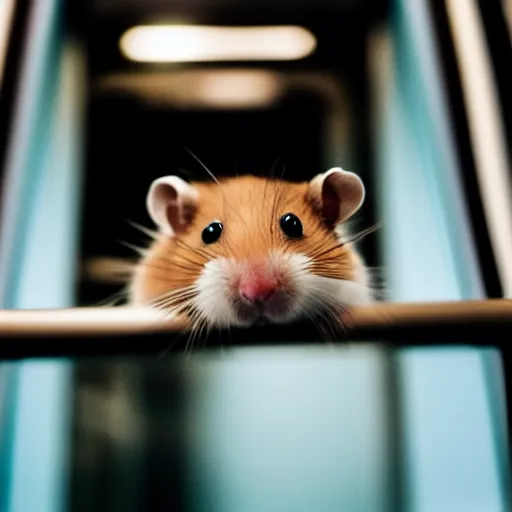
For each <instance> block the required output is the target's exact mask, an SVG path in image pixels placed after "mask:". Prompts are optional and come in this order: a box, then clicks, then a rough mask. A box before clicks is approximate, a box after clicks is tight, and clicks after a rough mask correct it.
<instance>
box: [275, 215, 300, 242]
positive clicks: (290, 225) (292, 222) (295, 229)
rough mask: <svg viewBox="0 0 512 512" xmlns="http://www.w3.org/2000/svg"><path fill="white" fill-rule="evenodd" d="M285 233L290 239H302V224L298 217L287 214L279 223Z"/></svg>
mask: <svg viewBox="0 0 512 512" xmlns="http://www.w3.org/2000/svg"><path fill="white" fill-rule="evenodd" d="M279 225H280V226H281V229H282V230H283V233H284V234H285V235H286V236H289V237H290V238H300V237H301V236H302V222H301V221H300V219H299V217H297V215H294V214H293V213H286V214H284V215H283V216H282V217H281V220H280V222H279Z"/></svg>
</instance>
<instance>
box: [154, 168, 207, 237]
mask: <svg viewBox="0 0 512 512" xmlns="http://www.w3.org/2000/svg"><path fill="white" fill-rule="evenodd" d="M198 200H199V193H198V191H197V190H196V188H195V187H193V186H192V185H190V184H189V183H187V182H186V181H184V180H182V179H181V178H179V177H178V176H163V177H162V178H158V179H157V180H155V181H153V183H151V186H150V187H149V191H148V194H147V197H146V208H147V210H148V213H149V216H150V217H151V219H152V220H153V222H154V223H155V224H156V225H157V226H158V228H159V230H160V232H162V233H164V234H166V235H168V236H173V235H175V234H180V233H182V232H184V231H185V230H186V229H187V227H188V226H189V224H190V222H191V221H192V218H193V216H194V213H195V211H196V209H197V204H198Z"/></svg>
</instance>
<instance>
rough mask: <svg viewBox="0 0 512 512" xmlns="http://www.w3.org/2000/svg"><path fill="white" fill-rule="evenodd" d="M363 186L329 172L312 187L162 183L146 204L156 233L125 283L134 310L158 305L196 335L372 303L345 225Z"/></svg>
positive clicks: (230, 181)
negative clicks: (206, 330)
mask: <svg viewBox="0 0 512 512" xmlns="http://www.w3.org/2000/svg"><path fill="white" fill-rule="evenodd" d="M364 198H365V187H364V185H363V182H362V180H361V179H360V178H359V177H358V176H357V175H356V174H354V173H352V172H348V171H345V170H343V169H341V168H333V169H330V170H329V171H327V172H325V173H322V174H319V175H317V176H315V177H314V178H313V179H312V180H311V181H309V182H302V183H293V182H289V181H284V180H281V179H269V178H260V177H255V176H248V175H246V176H239V177H233V178H226V179H224V180H220V181H216V182H208V183H204V182H186V181H184V180H183V179H182V178H180V177H178V176H164V177H161V178H158V179H156V180H155V181H154V182H153V183H152V184H151V186H150V188H149V191H148V194H147V198H146V206H147V211H148V214H149V216H150V217H151V219H152V221H153V222H154V223H155V224H156V226H157V228H158V231H157V235H156V236H155V239H154V241H152V243H151V245H150V246H149V248H148V250H147V251H145V253H144V255H143V256H142V258H141V259H140V261H139V263H138V265H137V266H136V268H135V270H134V272H133V275H132V278H131V282H130V283H129V302H130V304H131V305H134V306H150V307H156V308H161V309H163V310H165V311H167V312H169V314H171V315H175V316H178V317H183V318H185V319H186V320H188V321H189V325H190V326H191V327H192V328H193V329H194V328H198V329H199V328H201V329H202V328H204V327H207V328H212V327H215V328H226V327H249V326H252V325H254V324H260V323H279V324H282V323H289V322H292V321H295V320H299V319H303V318H304V319H306V318H310V319H311V318H315V317H323V318H326V317H327V316H328V315H329V314H330V313H332V312H333V311H340V310H341V309H343V308H344V307H346V306H352V305H365V304H369V303H371V302H373V297H372V290H371V288H370V286H369V279H368V271H367V269H366V267H365V263H364V261H363V258H362V257H361V255H360V254H359V253H358V252H357V250H356V248H355V247H354V246H353V245H352V244H350V243H343V237H344V235H345V233H344V229H343V227H344V226H343V223H345V221H347V220H348V219H349V218H351V217H352V216H353V215H354V213H356V212H357V211H358V210H359V208H360V207H361V205H362V204H363V201H364Z"/></svg>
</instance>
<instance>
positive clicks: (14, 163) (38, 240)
mask: <svg viewBox="0 0 512 512" xmlns="http://www.w3.org/2000/svg"><path fill="white" fill-rule="evenodd" d="M62 8H63V3H62V2H60V1H58V0H49V1H42V2H33V3H32V5H31V13H30V26H29V42H28V51H27V54H26V55H25V60H24V63H23V71H22V73H23V76H22V81H21V87H20V89H19V96H18V98H17V104H16V107H15V109H16V116H15V121H14V126H13V130H12V135H11V139H10V141H9V144H10V146H9V151H10V153H9V159H8V163H7V168H6V173H7V182H6V183H7V187H8V193H6V194H5V195H4V198H3V204H2V207H3V218H4V219H5V222H4V225H3V231H2V237H1V240H2V244H1V245H2V251H3V254H2V262H3V263H4V266H3V268H2V269H1V270H0V274H1V276H2V277H3V279H1V280H0V282H1V287H0V288H1V289H0V301H1V305H2V307H4V308H16V309H18V308H19V309H25V308H60V307H70V306H72V305H73V301H74V281H75V278H76V277H75V273H76V269H77V267H76V263H77V242H78V237H77V234H78V233H77V226H78V217H77V216H78V212H79V199H80V194H79V193H78V189H79V186H80V169H81V160H82V158H81V156H82V155H81V151H80V146H81V142H82V134H81V127H82V108H83V104H84V95H83V87H84V82H85V77H84V75H83V64H82V55H81V53H80V50H79V48H77V47H76V46H75V45H73V44H72V43H68V42H65V41H64V37H63V32H62V28H63V27H62V23H61V19H62ZM71 372H72V363H71V362H61V361H59V362H53V361H37V362H36V361H28V362H24V363H20V364H4V365H0V375H1V378H2V382H3V384H4V387H3V388H2V391H3V393H2V394H3V404H2V406H3V407H1V409H0V410H1V411H2V414H0V426H1V427H2V429H1V431H0V441H1V445H0V468H1V469H2V470H1V472H0V510H2V511H6V512H25V511H29V510H34V511H35V510H40V511H42V512H44V511H46V512H57V511H59V510H62V511H64V510H67V508H66V505H65V504H66V499H65V498H66V492H67V488H68V474H69V464H70V460H69V453H68V445H69V436H70V414H71V411H72V408H71V390H72V379H71V377H72V373H71Z"/></svg>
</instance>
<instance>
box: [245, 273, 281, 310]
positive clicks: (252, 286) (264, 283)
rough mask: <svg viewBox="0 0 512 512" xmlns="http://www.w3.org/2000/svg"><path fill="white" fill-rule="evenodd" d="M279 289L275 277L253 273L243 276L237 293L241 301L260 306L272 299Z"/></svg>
mask: <svg viewBox="0 0 512 512" xmlns="http://www.w3.org/2000/svg"><path fill="white" fill-rule="evenodd" d="M278 288H279V282H278V280H277V279H276V278H275V276H265V275H260V274H258V273H253V274H249V275H247V276H245V277H244V278H243V279H242V280H241V282H240V285H239V288H238V292H239V294H240V297H241V298H242V300H244V301H245V302H246V303H247V304H250V305H261V304H263V303H264V302H265V301H267V300H268V299H270V298H271V297H273V296H274V295H275V294H276V292H277V290H278Z"/></svg>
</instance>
